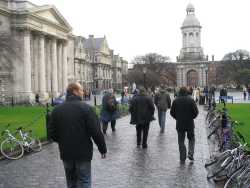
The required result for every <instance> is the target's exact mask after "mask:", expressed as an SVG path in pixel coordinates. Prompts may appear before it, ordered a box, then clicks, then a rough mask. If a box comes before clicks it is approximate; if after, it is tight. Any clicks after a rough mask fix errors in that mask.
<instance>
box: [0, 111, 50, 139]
mask: <svg viewBox="0 0 250 188" xmlns="http://www.w3.org/2000/svg"><path fill="white" fill-rule="evenodd" d="M7 124H10V126H9V128H8V129H9V130H10V131H11V132H12V131H15V129H16V128H18V127H20V126H22V127H23V128H25V129H26V130H32V132H33V135H34V136H36V137H39V138H41V139H45V138H46V136H47V135H46V125H45V108H44V107H23V106H16V107H14V108H12V107H0V133H1V132H2V131H3V130H5V129H6V125H7ZM0 140H2V137H1V138H0Z"/></svg>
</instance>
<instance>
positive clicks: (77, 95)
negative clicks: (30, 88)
mask: <svg viewBox="0 0 250 188" xmlns="http://www.w3.org/2000/svg"><path fill="white" fill-rule="evenodd" d="M82 97H83V89H82V86H81V85H80V84H79V83H72V84H69V85H68V88H67V96H66V101H65V102H64V103H63V104H61V105H58V106H56V107H55V108H54V110H53V111H52V114H51V119H50V122H49V128H48V132H49V135H50V136H51V138H52V140H54V141H55V142H57V143H58V146H59V151H60V157H61V159H62V160H63V164H64V169H65V175H66V182H67V186H68V188H80V187H81V188H91V160H92V156H93V143H92V139H93V140H94V142H95V144H96V145H97V147H98V150H99V152H100V153H101V158H105V157H106V152H107V148H106V144H105V140H104V136H103V134H102V132H101V129H100V123H99V120H98V118H97V116H96V114H95V113H94V111H93V110H92V108H91V107H90V106H89V105H88V104H86V103H84V102H83V101H82Z"/></svg>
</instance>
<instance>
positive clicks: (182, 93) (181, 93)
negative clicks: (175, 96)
mask: <svg viewBox="0 0 250 188" xmlns="http://www.w3.org/2000/svg"><path fill="white" fill-rule="evenodd" d="M187 95H188V89H187V88H186V87H181V88H180V90H179V96H187Z"/></svg>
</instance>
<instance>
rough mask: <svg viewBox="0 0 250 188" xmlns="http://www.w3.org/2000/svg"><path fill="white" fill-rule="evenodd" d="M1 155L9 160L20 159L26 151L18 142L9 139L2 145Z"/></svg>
mask: <svg viewBox="0 0 250 188" xmlns="http://www.w3.org/2000/svg"><path fill="white" fill-rule="evenodd" d="M1 153H2V154H3V156H5V157H6V158H8V159H20V158H21V157H22V156H23V153H24V149H23V146H22V144H20V143H19V142H18V141H16V140H11V139H9V138H7V139H5V140H4V141H3V142H2V143H1Z"/></svg>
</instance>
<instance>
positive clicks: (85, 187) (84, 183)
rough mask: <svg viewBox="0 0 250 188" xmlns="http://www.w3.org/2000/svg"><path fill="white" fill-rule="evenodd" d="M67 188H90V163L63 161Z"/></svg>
mask: <svg viewBox="0 0 250 188" xmlns="http://www.w3.org/2000/svg"><path fill="white" fill-rule="evenodd" d="M63 165H64V170H65V175H66V182H67V187H68V188H91V162H90V161H74V160H69V161H63Z"/></svg>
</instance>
